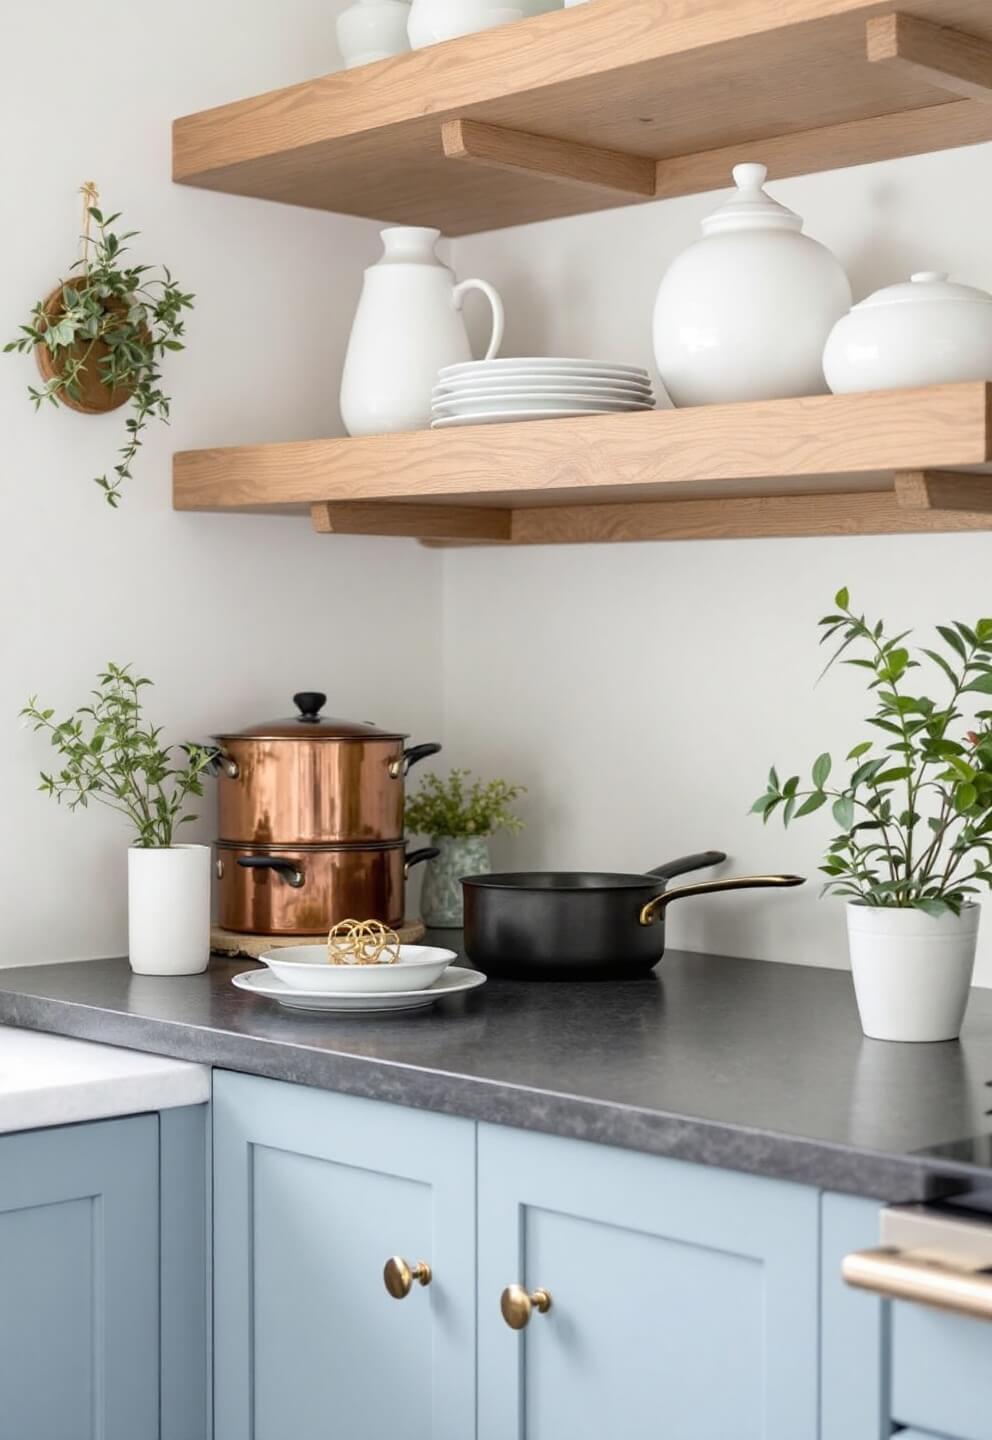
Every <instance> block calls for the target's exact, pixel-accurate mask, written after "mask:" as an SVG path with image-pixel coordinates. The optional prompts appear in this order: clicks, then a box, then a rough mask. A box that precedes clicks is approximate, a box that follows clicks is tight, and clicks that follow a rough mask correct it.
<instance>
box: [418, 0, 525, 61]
mask: <svg viewBox="0 0 992 1440" xmlns="http://www.w3.org/2000/svg"><path fill="white" fill-rule="evenodd" d="M532 13H533V12H532V11H531V10H530V9H529V7H525V6H524V4H523V3H518V4H516V5H503V4H493V3H492V0H413V4H412V5H411V7H410V20H409V23H408V25H407V33H408V35H409V39H410V44H411V46H412V48H413V49H414V50H420V49H422V48H423V47H424V46H425V45H438V44H440V43H441V41H443V40H455V39H457V38H458V36H460V35H474V34H475V33H476V32H477V31H479V30H494V29H495V28H496V27H497V26H498V25H509V24H512V22H513V21H514V20H526V19H527V18H528V17H529V16H530V14H532Z"/></svg>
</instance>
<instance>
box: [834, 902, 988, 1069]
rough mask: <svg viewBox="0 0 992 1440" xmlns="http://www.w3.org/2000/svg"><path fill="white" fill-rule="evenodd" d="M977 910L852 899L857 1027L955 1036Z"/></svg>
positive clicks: (880, 1033) (895, 1034) (893, 1034)
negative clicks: (940, 911)
mask: <svg viewBox="0 0 992 1440" xmlns="http://www.w3.org/2000/svg"><path fill="white" fill-rule="evenodd" d="M980 917H981V908H980V906H978V905H965V906H964V907H963V908H962V911H961V914H960V915H952V914H950V913H949V912H948V913H947V914H944V915H939V916H934V915H928V914H927V913H926V912H925V911H923V910H910V909H896V908H895V907H893V906H878V905H861V904H857V903H855V904H851V905H848V907H847V933H848V942H849V945H850V951H851V970H852V972H853V975H854V989H855V993H856V995H857V999H858V1011H859V1013H860V1015H861V1028H862V1029H863V1030H864V1032H865V1034H866V1035H867V1036H868V1037H869V1038H870V1039H872V1040H902V1041H916V1042H921V1041H937V1040H956V1039H957V1038H958V1036H959V1035H960V1033H961V1025H962V1023H963V1021H964V1013H965V1010H966V1009H967V1005H968V996H969V993H970V990H971V980H972V976H973V974H974V970H975V952H976V949H977V945H978V923H979V919H980Z"/></svg>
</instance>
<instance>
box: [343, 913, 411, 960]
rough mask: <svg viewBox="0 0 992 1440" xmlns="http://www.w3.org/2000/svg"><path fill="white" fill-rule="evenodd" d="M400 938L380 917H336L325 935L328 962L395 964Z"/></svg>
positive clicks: (398, 953)
mask: <svg viewBox="0 0 992 1440" xmlns="http://www.w3.org/2000/svg"><path fill="white" fill-rule="evenodd" d="M399 958H400V937H399V936H398V935H397V933H396V931H395V930H390V928H389V926H388V925H383V923H382V921H381V920H340V921H339V922H338V923H337V925H335V926H334V928H333V929H332V930H331V933H330V934H329V935H328V937H327V962H328V964H329V965H395V964H396V962H397V960H398V959H399Z"/></svg>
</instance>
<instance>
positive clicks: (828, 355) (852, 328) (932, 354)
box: [823, 270, 992, 395]
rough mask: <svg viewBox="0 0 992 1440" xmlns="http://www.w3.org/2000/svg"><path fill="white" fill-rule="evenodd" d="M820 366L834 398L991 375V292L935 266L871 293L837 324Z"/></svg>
mask: <svg viewBox="0 0 992 1440" xmlns="http://www.w3.org/2000/svg"><path fill="white" fill-rule="evenodd" d="M823 371H824V374H825V375H826V377H827V384H828V385H829V386H830V388H831V390H832V391H833V392H834V394H835V395H843V394H848V393H850V392H851V391H854V390H901V389H905V388H907V387H912V386H914V385H950V384H952V383H954V382H955V381H957V380H992V295H989V294H988V293H987V292H986V291H985V290H976V289H975V288H973V287H972V286H971V285H955V284H953V283H951V282H950V281H949V280H948V278H947V276H946V275H943V274H941V273H939V272H938V271H936V270H923V271H920V272H919V274H916V275H914V276H913V277H912V279H911V280H909V281H904V282H903V283H902V284H900V285H889V286H886V288H885V289H884V290H877V291H876V292H875V294H874V295H869V297H868V299H867V300H862V301H861V303H860V305H855V307H854V309H853V310H852V311H851V312H850V314H849V315H844V316H843V317H842V318H841V319H840V320H838V321H837V324H836V325H835V326H834V328H833V330H832V331H831V332H830V337H829V339H828V340H827V344H826V349H825V350H824V352H823Z"/></svg>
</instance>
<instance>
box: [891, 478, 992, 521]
mask: <svg viewBox="0 0 992 1440" xmlns="http://www.w3.org/2000/svg"><path fill="white" fill-rule="evenodd" d="M895 492H896V499H897V500H898V502H899V504H900V505H901V506H903V508H904V509H906V510H959V511H964V512H968V513H971V514H973V515H992V477H989V476H988V475H969V474H965V473H962V472H960V471H955V470H900V471H898V472H897V473H896V476H895Z"/></svg>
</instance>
